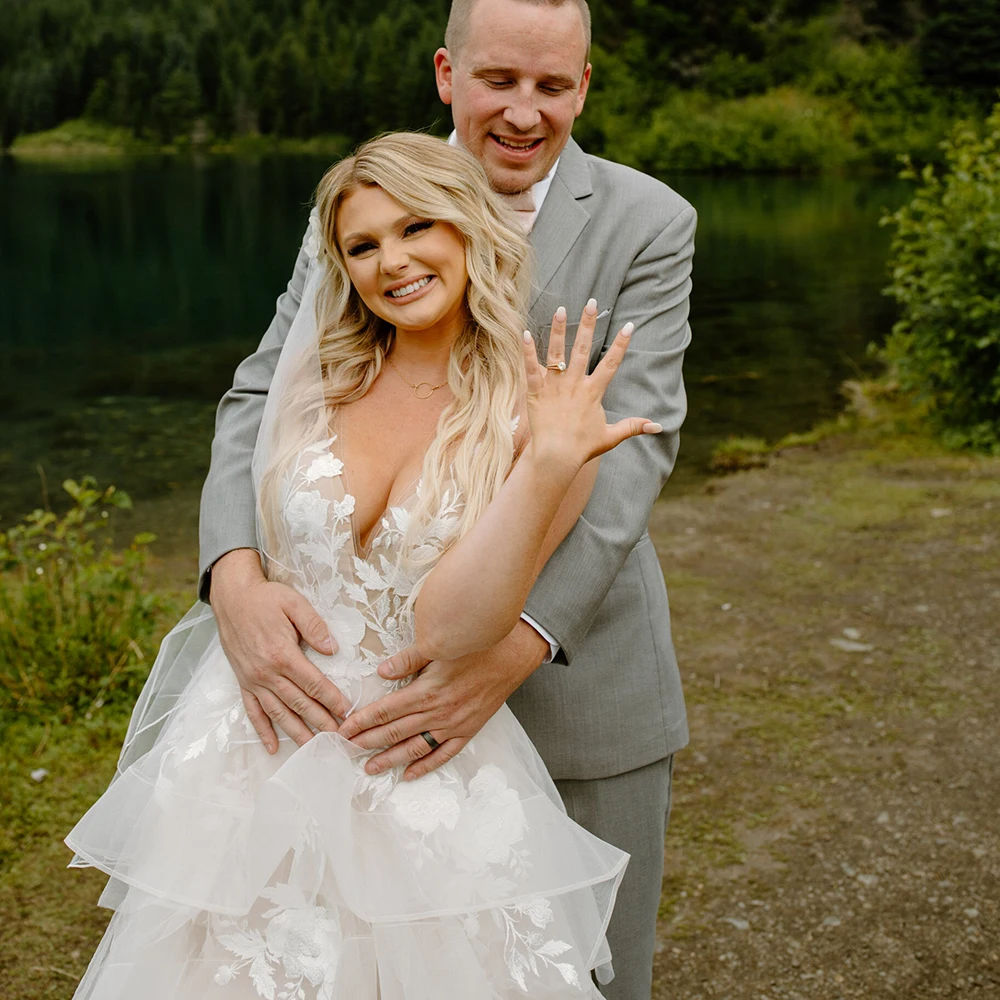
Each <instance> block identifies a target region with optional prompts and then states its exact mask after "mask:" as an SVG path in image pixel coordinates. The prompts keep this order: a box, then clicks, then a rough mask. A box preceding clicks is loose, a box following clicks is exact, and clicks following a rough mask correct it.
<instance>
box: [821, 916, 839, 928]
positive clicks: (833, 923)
mask: <svg viewBox="0 0 1000 1000" xmlns="http://www.w3.org/2000/svg"><path fill="white" fill-rule="evenodd" d="M823 926H824V927H839V926H840V917H833V916H830V917H824V918H823Z"/></svg>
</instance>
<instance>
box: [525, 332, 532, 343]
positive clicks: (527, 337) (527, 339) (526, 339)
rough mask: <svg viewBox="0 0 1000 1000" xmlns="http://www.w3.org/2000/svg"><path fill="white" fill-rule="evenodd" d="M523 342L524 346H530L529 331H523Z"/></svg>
mask: <svg viewBox="0 0 1000 1000" xmlns="http://www.w3.org/2000/svg"><path fill="white" fill-rule="evenodd" d="M524 342H525V343H526V344H530V343H531V331H530V330H525V331H524Z"/></svg>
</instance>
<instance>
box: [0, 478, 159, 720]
mask: <svg viewBox="0 0 1000 1000" xmlns="http://www.w3.org/2000/svg"><path fill="white" fill-rule="evenodd" d="M63 488H64V489H65V490H66V492H67V493H68V494H69V495H70V497H71V498H72V500H73V506H72V507H71V508H70V510H69V511H68V512H67V513H66V514H65V515H63V516H62V517H58V516H57V515H56V514H54V513H52V512H51V511H43V510H36V511H35V512H34V513H32V514H29V515H28V516H27V517H26V518H25V519H24V520H23V521H22V522H21V523H20V524H18V525H15V526H14V527H12V528H11V529H10V530H8V531H0V569H2V573H0V716H2V715H5V714H13V713H15V712H16V714H17V716H18V717H20V718H29V719H31V718H34V719H42V720H47V719H61V720H64V721H68V720H70V719H71V718H73V716H74V715H75V714H76V713H78V712H81V711H84V712H86V711H87V710H88V709H93V708H99V707H101V705H103V704H105V703H109V702H119V703H121V702H131V701H132V700H133V699H134V698H135V696H136V695H137V694H138V691H139V689H140V687H141V685H142V682H143V681H144V680H145V675H146V672H147V669H148V663H147V660H149V653H150V652H151V651H152V646H151V640H152V636H153V632H154V630H155V629H156V625H157V622H158V618H159V613H160V611H161V610H162V606H161V602H160V599H159V598H157V597H155V596H153V595H150V594H146V593H144V592H143V588H142V584H143V573H144V569H145V564H146V559H147V549H148V545H149V543H150V542H152V541H153V540H154V536H153V535H149V534H141V535H137V536H136V537H135V538H134V540H133V541H132V544H131V545H130V546H129V547H128V548H127V549H126V550H124V551H122V552H116V551H115V550H114V549H113V548H112V545H111V517H110V509H113V508H116V507H117V508H129V507H131V501H130V500H129V497H128V495H127V494H126V493H124V492H122V491H121V490H116V489H115V488H114V487H113V486H109V487H108V488H107V489H104V490H101V489H99V488H98V487H97V484H96V483H95V481H94V480H93V479H92V478H90V477H87V478H86V479H84V480H83V482H82V483H76V482H74V481H73V480H67V481H66V482H65V483H64V484H63Z"/></svg>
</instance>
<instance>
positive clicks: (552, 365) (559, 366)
mask: <svg viewBox="0 0 1000 1000" xmlns="http://www.w3.org/2000/svg"><path fill="white" fill-rule="evenodd" d="M545 367H546V368H547V369H551V370H552V371H554V372H564V371H566V362H565V361H550V362H549V363H548V364H547V365H546V366H545Z"/></svg>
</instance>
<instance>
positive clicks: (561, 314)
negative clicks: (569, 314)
mask: <svg viewBox="0 0 1000 1000" xmlns="http://www.w3.org/2000/svg"><path fill="white" fill-rule="evenodd" d="M565 318H566V307H565V306H560V307H559V308H558V309H557V310H556V319H557V320H559V322H560V323H561V322H562V321H563V320H564V319H565Z"/></svg>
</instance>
